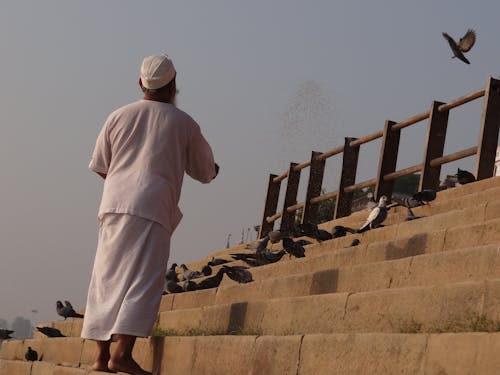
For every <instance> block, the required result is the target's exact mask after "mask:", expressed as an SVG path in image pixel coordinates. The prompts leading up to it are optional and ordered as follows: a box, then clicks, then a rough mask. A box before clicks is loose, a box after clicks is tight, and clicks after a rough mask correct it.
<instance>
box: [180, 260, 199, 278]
mask: <svg viewBox="0 0 500 375" xmlns="http://www.w3.org/2000/svg"><path fill="white" fill-rule="evenodd" d="M181 268H182V271H183V272H182V280H186V281H187V280H192V279H197V278H199V277H201V276H202V273H201V272H199V271H191V270H190V269H189V268H187V266H186V265H185V264H181Z"/></svg>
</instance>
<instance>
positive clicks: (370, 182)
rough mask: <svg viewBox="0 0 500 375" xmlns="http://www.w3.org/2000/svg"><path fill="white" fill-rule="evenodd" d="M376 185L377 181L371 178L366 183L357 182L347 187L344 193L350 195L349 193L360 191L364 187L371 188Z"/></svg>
mask: <svg viewBox="0 0 500 375" xmlns="http://www.w3.org/2000/svg"><path fill="white" fill-rule="evenodd" d="M376 183H377V179H376V178H372V179H371V180H366V181H363V182H359V183H357V184H354V185H351V186H348V187H346V188H345V189H344V190H345V191H346V192H348V193H350V192H351V191H355V190H360V189H364V188H365V187H369V186H373V185H375V184H376Z"/></svg>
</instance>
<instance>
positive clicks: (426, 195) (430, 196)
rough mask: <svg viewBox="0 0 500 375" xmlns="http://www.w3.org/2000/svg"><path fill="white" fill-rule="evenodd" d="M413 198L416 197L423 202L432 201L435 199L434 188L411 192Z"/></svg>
mask: <svg viewBox="0 0 500 375" xmlns="http://www.w3.org/2000/svg"><path fill="white" fill-rule="evenodd" d="M413 199H416V200H418V201H420V202H422V203H423V204H426V203H429V202H432V201H433V200H434V199H436V190H432V189H424V190H421V191H419V192H418V193H415V194H413Z"/></svg>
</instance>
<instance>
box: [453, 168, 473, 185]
mask: <svg viewBox="0 0 500 375" xmlns="http://www.w3.org/2000/svg"><path fill="white" fill-rule="evenodd" d="M455 176H457V180H458V183H459V184H460V185H465V184H470V183H471V182H476V177H475V176H474V175H473V174H472V173H470V172H469V171H466V170H464V169H460V168H458V171H457V174H456V175H455Z"/></svg>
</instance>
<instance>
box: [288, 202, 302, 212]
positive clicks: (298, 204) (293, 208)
mask: <svg viewBox="0 0 500 375" xmlns="http://www.w3.org/2000/svg"><path fill="white" fill-rule="evenodd" d="M304 205H305V203H304V202H302V203H297V204H294V205H293V206H290V207H287V208H286V210H287V212H295V211H297V210H299V209H301V208H304Z"/></svg>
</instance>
